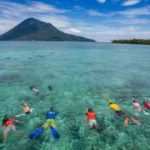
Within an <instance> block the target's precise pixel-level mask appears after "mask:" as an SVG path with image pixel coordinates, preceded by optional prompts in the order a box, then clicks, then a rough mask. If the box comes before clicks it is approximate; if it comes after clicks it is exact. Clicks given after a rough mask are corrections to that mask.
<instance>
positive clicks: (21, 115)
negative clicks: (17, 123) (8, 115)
mask: <svg viewBox="0 0 150 150" xmlns="http://www.w3.org/2000/svg"><path fill="white" fill-rule="evenodd" d="M25 115H26V114H20V115H16V118H18V117H21V116H25Z"/></svg>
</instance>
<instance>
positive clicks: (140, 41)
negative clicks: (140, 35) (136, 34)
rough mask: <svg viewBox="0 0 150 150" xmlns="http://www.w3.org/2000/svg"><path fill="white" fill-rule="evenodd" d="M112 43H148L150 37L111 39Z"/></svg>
mask: <svg viewBox="0 0 150 150" xmlns="http://www.w3.org/2000/svg"><path fill="white" fill-rule="evenodd" d="M112 43H120V44H141V45H150V39H147V40H146V39H128V40H126V39H123V40H113V41H112Z"/></svg>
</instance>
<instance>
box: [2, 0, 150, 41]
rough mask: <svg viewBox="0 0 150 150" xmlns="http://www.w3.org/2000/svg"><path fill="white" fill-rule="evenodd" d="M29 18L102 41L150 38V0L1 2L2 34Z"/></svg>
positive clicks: (22, 0)
mask: <svg viewBox="0 0 150 150" xmlns="http://www.w3.org/2000/svg"><path fill="white" fill-rule="evenodd" d="M29 17H34V18H37V19H40V20H42V21H45V22H49V23H52V24H53V25H54V26H56V27H57V28H59V29H60V30H62V31H64V32H67V33H71V34H75V35H81V36H85V37H88V38H93V39H95V40H97V41H101V42H104V41H111V40H113V39H123V38H146V39H147V38H149V39H150V0H34V1H32V0H0V34H2V33H4V32H6V31H7V30H9V29H11V28H12V27H14V26H15V25H17V24H18V23H20V22H21V21H23V20H24V19H26V18H29Z"/></svg>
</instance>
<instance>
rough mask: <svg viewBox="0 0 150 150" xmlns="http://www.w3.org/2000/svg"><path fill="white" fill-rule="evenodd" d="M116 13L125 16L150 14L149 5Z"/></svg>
mask: <svg viewBox="0 0 150 150" xmlns="http://www.w3.org/2000/svg"><path fill="white" fill-rule="evenodd" d="M118 14H121V15H125V16H126V17H129V18H132V17H136V16H139V15H149V16H150V6H147V7H144V8H136V9H129V10H125V11H119V12H118Z"/></svg>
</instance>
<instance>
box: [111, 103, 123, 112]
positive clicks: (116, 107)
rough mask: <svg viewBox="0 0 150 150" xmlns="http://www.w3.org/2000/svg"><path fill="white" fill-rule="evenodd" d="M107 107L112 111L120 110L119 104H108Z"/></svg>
mask: <svg viewBox="0 0 150 150" xmlns="http://www.w3.org/2000/svg"><path fill="white" fill-rule="evenodd" d="M109 107H110V108H111V109H112V110H114V111H119V110H120V106H119V105H118V104H115V103H112V104H109Z"/></svg>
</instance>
